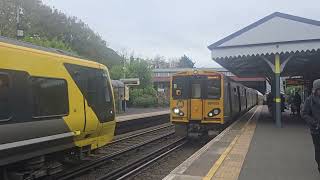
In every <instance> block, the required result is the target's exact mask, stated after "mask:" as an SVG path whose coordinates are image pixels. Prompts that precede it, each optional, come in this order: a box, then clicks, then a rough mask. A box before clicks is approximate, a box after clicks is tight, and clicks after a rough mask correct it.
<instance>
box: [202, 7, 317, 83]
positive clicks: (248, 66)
mask: <svg viewBox="0 0 320 180" xmlns="http://www.w3.org/2000/svg"><path fill="white" fill-rule="evenodd" d="M208 48H209V49H210V50H211V54H212V59H213V60H215V61H216V62H217V63H219V64H220V65H222V66H223V67H225V68H226V69H228V70H229V71H231V72H232V73H234V74H235V75H237V76H239V77H257V76H261V77H262V76H263V77H266V78H268V79H270V78H272V74H273V70H272V68H270V67H272V65H273V64H274V57H275V54H279V55H280V63H281V67H282V70H283V71H281V76H298V75H303V76H308V73H309V76H310V73H311V75H312V76H317V77H319V76H320V71H319V67H320V50H319V49H320V21H316V20H311V19H306V18H303V17H298V16H293V15H289V14H284V13H279V12H275V13H273V14H271V15H269V16H266V17H264V18H262V19H261V20H259V21H257V22H255V23H253V24H251V25H249V26H247V27H245V28H243V29H241V30H239V31H237V32H235V33H233V34H231V35H230V36H227V37H225V38H223V39H221V40H219V41H217V42H215V43H213V44H212V45H210V46H209V47H208Z"/></svg>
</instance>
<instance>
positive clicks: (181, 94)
mask: <svg viewBox="0 0 320 180" xmlns="http://www.w3.org/2000/svg"><path fill="white" fill-rule="evenodd" d="M188 79H189V78H188V77H185V76H183V77H179V76H178V77H173V78H172V97H173V99H187V98H189V87H188V86H189V85H188Z"/></svg>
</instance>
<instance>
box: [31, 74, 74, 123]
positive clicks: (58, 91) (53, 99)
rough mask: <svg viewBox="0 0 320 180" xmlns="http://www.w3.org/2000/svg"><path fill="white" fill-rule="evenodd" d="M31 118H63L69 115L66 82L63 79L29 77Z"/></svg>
mask: <svg viewBox="0 0 320 180" xmlns="http://www.w3.org/2000/svg"><path fill="white" fill-rule="evenodd" d="M30 82H31V87H32V98H33V117H34V118H43V117H53V116H65V115H67V114H68V113H69V101H68V88H67V82H66V81H65V80H63V79H54V78H43V77H31V78H30Z"/></svg>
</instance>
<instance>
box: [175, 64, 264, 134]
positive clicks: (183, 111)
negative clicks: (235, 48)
mask: <svg viewBox="0 0 320 180" xmlns="http://www.w3.org/2000/svg"><path fill="white" fill-rule="evenodd" d="M262 101H263V96H262V94H261V93H259V92H258V91H257V90H254V89H251V88H248V87H246V86H244V85H242V84H240V83H238V82H235V81H233V80H231V79H230V78H229V77H227V76H225V75H224V74H222V73H219V72H215V71H209V70H196V69H195V70H189V71H183V72H178V73H176V74H174V75H173V76H172V77H171V91H170V110H171V112H170V120H171V122H172V123H173V124H174V125H175V128H176V134H178V135H183V136H189V137H194V136H197V137H199V136H201V135H205V134H208V132H210V130H215V129H217V128H219V127H225V126H226V125H228V124H230V123H231V122H232V121H234V120H235V119H236V118H237V117H238V116H239V115H241V114H243V113H244V112H246V111H248V110H249V109H251V108H252V107H253V106H255V105H257V104H258V103H261V102H262Z"/></svg>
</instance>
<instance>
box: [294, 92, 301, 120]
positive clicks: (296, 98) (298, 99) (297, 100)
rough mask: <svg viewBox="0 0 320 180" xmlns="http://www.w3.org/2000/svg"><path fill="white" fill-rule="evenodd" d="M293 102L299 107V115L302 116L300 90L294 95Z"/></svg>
mask: <svg viewBox="0 0 320 180" xmlns="http://www.w3.org/2000/svg"><path fill="white" fill-rule="evenodd" d="M293 103H294V105H295V107H296V108H297V109H296V110H297V115H298V116H300V107H301V96H300V94H299V93H298V92H296V94H295V95H294V97H293Z"/></svg>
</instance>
